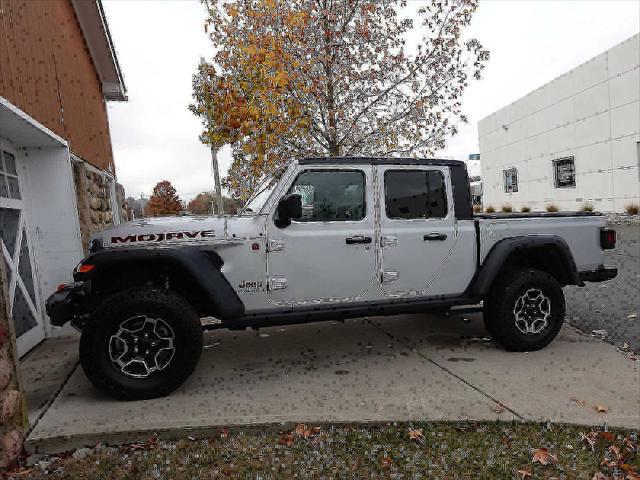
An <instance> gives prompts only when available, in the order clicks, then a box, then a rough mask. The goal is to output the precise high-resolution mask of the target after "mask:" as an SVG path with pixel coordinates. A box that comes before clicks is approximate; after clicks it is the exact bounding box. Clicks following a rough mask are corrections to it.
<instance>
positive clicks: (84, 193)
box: [73, 161, 114, 253]
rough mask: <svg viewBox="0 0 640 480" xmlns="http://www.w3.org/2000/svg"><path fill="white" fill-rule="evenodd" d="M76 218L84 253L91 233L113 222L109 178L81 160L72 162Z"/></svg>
mask: <svg viewBox="0 0 640 480" xmlns="http://www.w3.org/2000/svg"><path fill="white" fill-rule="evenodd" d="M73 178H74V181H75V185H76V197H77V203H78V219H79V221H80V233H81V234H82V245H83V246H84V249H85V253H86V250H87V247H88V243H89V239H90V238H91V235H92V234H94V233H95V232H98V231H100V230H104V229H105V228H107V227H109V226H111V225H112V224H113V216H114V213H113V212H112V209H111V186H110V184H109V179H108V178H107V177H106V176H105V175H103V174H102V173H100V172H99V171H96V170H95V169H93V168H91V167H89V166H88V165H87V164H86V163H85V162H83V161H74V162H73Z"/></svg>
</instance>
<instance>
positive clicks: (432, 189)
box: [384, 170, 447, 219]
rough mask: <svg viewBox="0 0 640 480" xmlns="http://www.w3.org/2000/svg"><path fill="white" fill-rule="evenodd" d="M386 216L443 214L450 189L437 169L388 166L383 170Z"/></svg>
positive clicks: (423, 216)
mask: <svg viewBox="0 0 640 480" xmlns="http://www.w3.org/2000/svg"><path fill="white" fill-rule="evenodd" d="M384 201H385V206H386V212H387V218H396V219H414V218H444V217H446V216H447V192H446V189H445V182H444V177H443V175H442V173H441V172H440V171H437V170H387V171H386V172H385V173H384Z"/></svg>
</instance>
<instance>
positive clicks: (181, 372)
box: [80, 287, 202, 400]
mask: <svg viewBox="0 0 640 480" xmlns="http://www.w3.org/2000/svg"><path fill="white" fill-rule="evenodd" d="M137 315H147V316H153V317H154V318H161V319H162V320H163V321H164V322H166V324H168V325H169V326H170V327H171V329H172V330H173V333H174V335H175V338H174V340H173V342H174V348H175V353H174V354H173V356H172V358H171V360H170V362H169V363H168V364H167V366H166V368H164V369H163V370H160V371H155V372H153V373H151V374H150V375H149V376H148V377H146V378H132V377H130V376H128V375H125V374H124V373H122V372H121V371H119V370H118V368H117V367H116V366H115V365H114V363H113V362H112V360H111V358H110V354H109V342H110V338H111V335H113V334H114V333H115V332H116V331H117V330H118V329H119V327H120V324H121V323H122V322H123V321H125V320H127V319H129V318H132V317H135V316H137ZM201 353H202V327H201V324H200V319H199V317H198V314H197V313H196V311H195V310H194V308H193V307H192V306H191V305H190V304H189V303H188V302H187V301H186V300H185V299H184V298H183V297H181V296H180V295H178V294H176V293H174V292H171V291H168V290H164V289H161V288H157V287H136V288H132V289H128V290H124V291H122V292H119V293H116V294H114V295H111V296H110V297H108V298H106V299H105V300H104V301H103V302H102V303H101V305H100V306H99V307H98V308H97V309H96V311H95V312H94V313H93V315H92V318H91V321H90V322H88V324H87V325H86V326H85V328H84V329H83V331H82V336H81V338H80V362H81V364H82V369H83V370H84V373H85V374H86V375H87V377H88V378H89V380H90V381H91V383H93V385H94V386H95V387H96V388H97V389H98V390H100V391H101V392H103V393H105V394H107V395H108V396H110V397H114V398H118V399H121V400H140V399H147V398H155V397H161V396H164V395H167V394H168V393H170V392H172V391H173V390H175V389H176V388H178V387H179V386H180V385H181V384H182V383H183V382H184V381H185V380H186V379H187V378H189V376H190V375H191V373H192V372H193V370H194V369H195V367H196V365H197V363H198V360H199V359H200V354H201Z"/></svg>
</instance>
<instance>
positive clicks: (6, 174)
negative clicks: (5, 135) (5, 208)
mask: <svg viewBox="0 0 640 480" xmlns="http://www.w3.org/2000/svg"><path fill="white" fill-rule="evenodd" d="M0 197H4V198H13V199H16V200H20V187H19V186H18V171H17V169H16V157H14V156H13V154H11V153H9V152H7V151H4V150H0Z"/></svg>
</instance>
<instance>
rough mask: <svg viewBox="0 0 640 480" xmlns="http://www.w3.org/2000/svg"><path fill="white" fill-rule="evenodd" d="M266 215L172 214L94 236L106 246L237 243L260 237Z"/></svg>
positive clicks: (142, 220)
mask: <svg viewBox="0 0 640 480" xmlns="http://www.w3.org/2000/svg"><path fill="white" fill-rule="evenodd" d="M263 223H264V222H263V219H262V218H261V217H259V216H258V215H254V216H233V217H213V216H192V215H185V216H172V217H155V218H143V219H140V220H133V221H131V222H127V223H123V224H120V225H117V226H115V227H112V228H108V229H106V230H103V231H101V232H99V233H97V234H95V235H93V236H92V237H91V243H90V246H93V245H94V244H95V242H94V240H97V241H98V242H99V245H102V247H104V248H119V247H134V246H140V247H142V246H144V247H150V246H162V245H173V244H179V245H183V244H184V245H193V244H202V243H211V244H218V243H237V242H239V241H244V240H248V239H252V238H255V237H258V236H259V235H260V233H261V231H262V225H263Z"/></svg>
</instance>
